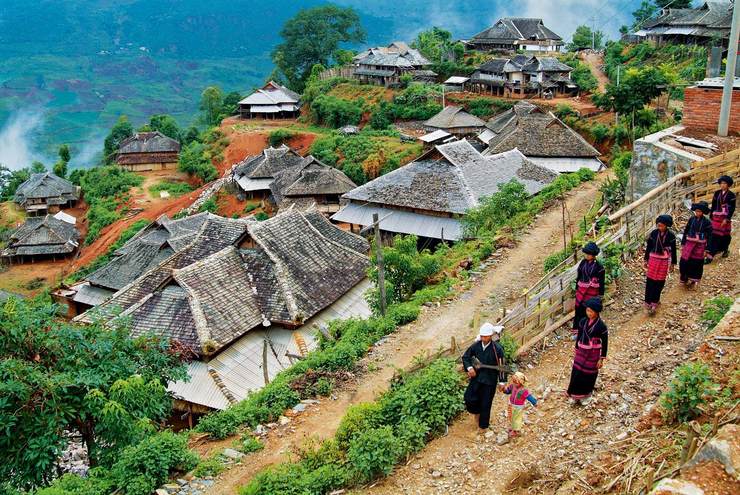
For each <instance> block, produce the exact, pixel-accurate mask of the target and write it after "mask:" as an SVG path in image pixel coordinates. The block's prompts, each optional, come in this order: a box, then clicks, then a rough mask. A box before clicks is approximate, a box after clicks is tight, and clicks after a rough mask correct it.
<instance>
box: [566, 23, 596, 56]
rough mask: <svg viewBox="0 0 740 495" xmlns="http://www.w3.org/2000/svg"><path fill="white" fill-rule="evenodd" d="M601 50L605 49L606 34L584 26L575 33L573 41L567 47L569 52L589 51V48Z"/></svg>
mask: <svg viewBox="0 0 740 495" xmlns="http://www.w3.org/2000/svg"><path fill="white" fill-rule="evenodd" d="M592 47H593V48H594V49H596V50H601V49H602V48H603V47H604V32H603V31H599V30H597V31H592V30H591V28H590V27H588V26H586V25H585V24H582V25H580V26H578V27H577V28H576V30H575V32H574V33H573V39H572V41H571V42H570V43H568V46H567V47H566V48H567V49H568V51H571V52H575V51H578V50H587V49H589V48H592Z"/></svg>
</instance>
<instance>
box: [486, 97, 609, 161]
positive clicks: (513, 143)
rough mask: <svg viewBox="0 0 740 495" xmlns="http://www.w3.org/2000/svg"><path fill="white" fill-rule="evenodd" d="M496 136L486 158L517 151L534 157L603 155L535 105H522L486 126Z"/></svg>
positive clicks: (492, 120) (522, 103)
mask: <svg viewBox="0 0 740 495" xmlns="http://www.w3.org/2000/svg"><path fill="white" fill-rule="evenodd" d="M486 127H487V128H488V129H490V130H492V131H493V132H494V133H495V134H496V136H495V137H494V138H492V139H491V140H490V141H489V143H488V145H489V148H488V149H487V150H486V152H485V154H495V153H501V152H503V151H508V150H512V149H514V148H516V149H518V150H519V151H521V152H522V153H523V154H524V155H525V156H532V157H535V156H536V157H597V156H599V155H600V153H599V152H598V151H597V150H596V149H595V148H594V147H593V146H591V145H590V144H589V143H588V142H587V141H586V140H585V139H583V137H581V135H580V134H578V133H577V132H575V131H574V130H573V129H571V128H570V127H568V126H567V125H565V124H564V123H563V122H562V121H561V120H560V119H558V118H557V117H556V116H555V115H553V114H552V113H544V112H542V111H541V110H539V109H538V108H537V107H535V106H534V105H532V104H531V103H527V102H521V103H517V104H516V105H514V108H512V109H511V110H508V111H506V112H504V113H502V114H501V115H498V116H496V117H493V118H492V119H491V120H490V121H489V122H488V124H487V126H486Z"/></svg>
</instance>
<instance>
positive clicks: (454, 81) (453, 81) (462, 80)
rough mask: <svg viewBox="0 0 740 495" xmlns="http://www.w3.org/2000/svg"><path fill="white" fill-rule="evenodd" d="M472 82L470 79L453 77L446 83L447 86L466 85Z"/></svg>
mask: <svg viewBox="0 0 740 495" xmlns="http://www.w3.org/2000/svg"><path fill="white" fill-rule="evenodd" d="M468 81H470V78H469V77H462V76H452V77H450V78H449V79H447V80H446V81H445V84H464V83H466V82H468Z"/></svg>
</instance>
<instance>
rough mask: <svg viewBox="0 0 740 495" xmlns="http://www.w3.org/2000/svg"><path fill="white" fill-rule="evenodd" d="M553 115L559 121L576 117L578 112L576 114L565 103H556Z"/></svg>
mask: <svg viewBox="0 0 740 495" xmlns="http://www.w3.org/2000/svg"><path fill="white" fill-rule="evenodd" d="M555 115H557V117H558V118H559V119H564V118H565V117H578V112H576V111H575V110H574V109H573V107H572V106H570V105H568V104H567V103H558V104H557V105H555Z"/></svg>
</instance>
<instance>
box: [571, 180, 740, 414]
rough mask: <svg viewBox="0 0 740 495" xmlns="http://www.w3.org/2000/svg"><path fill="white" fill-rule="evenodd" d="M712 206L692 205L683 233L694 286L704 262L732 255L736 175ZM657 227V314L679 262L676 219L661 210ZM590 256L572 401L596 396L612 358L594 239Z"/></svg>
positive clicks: (649, 296) (649, 253)
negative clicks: (599, 380)
mask: <svg viewBox="0 0 740 495" xmlns="http://www.w3.org/2000/svg"><path fill="white" fill-rule="evenodd" d="M717 183H718V184H719V186H720V188H719V190H718V191H717V192H715V193H714V197H713V198H712V204H711V206H710V205H709V204H707V203H706V202H705V201H700V202H698V203H694V204H692V205H691V211H692V212H693V216H692V217H691V218H690V219H689V221H688V222H687V223H686V227H685V228H684V231H683V236H682V238H681V259H680V262H679V263H678V265H679V272H680V282H681V284H683V285H684V286H686V287H687V288H693V287H694V286H695V285H696V284H697V283H698V282H699V281H700V280H701V278H702V275H703V274H704V265H705V264H709V263H711V262H712V260H713V259H714V258H715V257H716V256H717V255H719V254H721V255H722V257H725V258H726V257H727V256H728V255H729V249H730V241H731V240H732V238H731V226H732V216H733V214H734V213H735V206H736V198H735V194H734V193H733V192H732V191H730V187H732V184H733V180H732V178H731V177H729V176H727V175H723V176H722V177H720V178H719V179H718V181H717ZM655 223H656V228H655V229H654V230H653V231H652V232H651V233H650V235H649V236H648V238H647V243H646V246H645V271H646V281H645V307H646V309H647V311H648V314H650V315H652V314H655V311H656V310H657V308H658V305H659V304H660V295H661V293H662V292H663V288H664V287H665V282H666V278H667V277H668V273H669V271H671V270H672V269H674V268H675V266H676V264H677V261H678V253H677V250H676V235H675V234H674V233H673V232H672V231H671V227H672V226H673V218H672V217H671V216H670V215H660V216H658V218H657V219H656V221H655ZM583 253H584V259H583V260H582V261H581V263H580V264H579V265H578V273H577V278H576V298H575V299H576V307H575V313H576V314H575V318H573V333H574V337H575V356H574V359H573V369H572V371H571V376H570V383H569V385H568V390H567V395H568V398H569V400H570V402H571V403H576V402H580V403H581V404H587V403H588V402H589V401H590V400H591V396H592V394H593V390H594V386H595V385H596V378H597V377H598V374H599V370H600V369H601V367H602V366H603V364H604V360H605V359H606V354H607V349H608V343H609V332H608V329H607V326H606V324H604V322H603V321H602V319H601V316H600V314H601V310H602V307H603V305H602V302H601V297H602V296H603V295H604V289H605V270H604V267H603V266H602V264H601V263H600V262H599V261H598V260H597V259H596V256H598V254H599V247H598V246H597V245H596V244H595V243H593V242H589V243H588V244H586V246H584V248H583Z"/></svg>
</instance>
